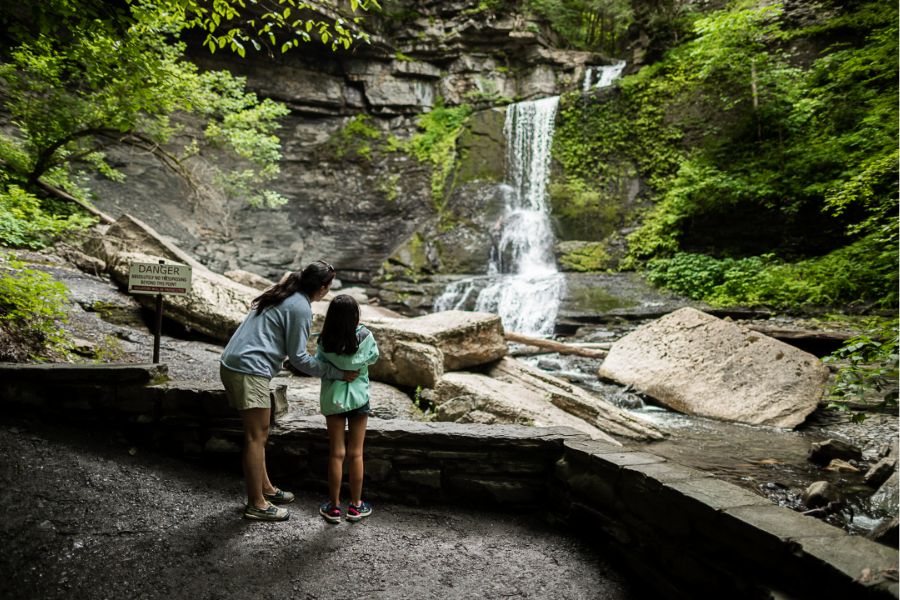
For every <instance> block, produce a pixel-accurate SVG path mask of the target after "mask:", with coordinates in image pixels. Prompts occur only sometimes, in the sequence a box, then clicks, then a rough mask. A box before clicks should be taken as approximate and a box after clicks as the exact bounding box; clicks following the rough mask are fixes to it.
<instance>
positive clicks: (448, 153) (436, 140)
mask: <svg viewBox="0 0 900 600" xmlns="http://www.w3.org/2000/svg"><path fill="white" fill-rule="evenodd" d="M470 114H472V109H471V108H470V107H469V106H468V105H465V104H463V105H460V106H456V107H452V108H451V107H446V106H444V105H443V104H441V103H438V104H437V105H436V106H435V107H434V108H433V109H431V111H430V112H427V113H425V114H423V115H421V116H420V117H419V118H418V119H417V121H416V123H417V124H418V126H419V132H418V133H416V135H414V136H413V137H412V139H411V140H409V142H408V143H407V144H406V145H405V146H404V148H405V149H406V150H407V151H408V152H409V153H410V154H412V156H414V157H416V159H417V160H419V161H420V162H428V163H431V165H432V167H433V171H432V175H431V197H432V199H433V200H434V203H435V206H436V207H437V208H438V209H439V210H440V209H441V208H442V207H443V201H444V187H445V186H446V185H447V180H448V178H449V177H450V175H451V174H452V172H453V167H454V165H455V163H456V140H457V139H458V138H459V135H460V134H461V133H462V131H463V127H464V125H465V122H466V119H467V118H468V117H469V115H470Z"/></svg>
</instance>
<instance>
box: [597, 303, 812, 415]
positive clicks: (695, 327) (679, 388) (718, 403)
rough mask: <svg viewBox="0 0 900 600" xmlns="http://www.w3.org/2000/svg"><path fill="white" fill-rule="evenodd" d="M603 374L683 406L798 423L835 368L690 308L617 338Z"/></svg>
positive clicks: (696, 410)
mask: <svg viewBox="0 0 900 600" xmlns="http://www.w3.org/2000/svg"><path fill="white" fill-rule="evenodd" d="M599 375H600V377H601V378H604V379H611V380H614V381H617V382H619V383H621V384H624V385H631V386H632V387H634V388H635V389H636V390H638V391H640V392H642V393H644V394H647V395H648V396H651V397H652V398H654V399H656V400H657V401H659V402H660V403H662V404H664V405H666V406H668V407H670V408H672V409H674V410H677V411H679V412H684V413H689V414H696V415H700V416H704V417H711V418H714V419H722V420H725V421H737V422H740V423H748V424H751V425H767V426H771V427H786V428H793V427H795V426H797V425H799V424H800V423H802V422H803V420H804V419H805V418H806V417H807V416H808V415H809V414H810V413H811V412H812V411H813V410H815V408H816V406H817V404H818V402H819V400H820V399H821V398H822V394H823V393H824V391H825V381H826V379H827V378H828V370H827V369H826V368H825V366H824V365H823V364H822V363H821V362H819V360H818V359H817V358H816V357H815V356H813V355H812V354H809V353H807V352H803V351H802V350H799V349H797V348H794V347H793V346H789V345H787V344H785V343H783V342H779V341H778V340H775V339H773V338H770V337H767V336H765V335H762V334H759V333H756V332H752V331H750V330H748V329H746V328H744V327H741V326H738V325H735V324H734V323H731V322H729V321H725V320H722V319H718V318H716V317H713V316H711V315H708V314H706V313H703V312H701V311H699V310H696V309H693V308H682V309H679V310H677V311H675V312H673V313H670V314H668V315H666V316H664V317H662V318H660V319H657V320H656V321H653V322H651V323H648V324H646V325H643V326H642V327H639V328H638V329H636V330H635V331H633V332H632V333H630V334H629V335H627V336H625V337H623V338H622V339H620V340H619V341H617V342H616V343H614V344H613V345H612V347H611V348H610V351H609V355H608V356H607V357H606V360H605V361H604V362H603V364H602V366H601V367H600V370H599Z"/></svg>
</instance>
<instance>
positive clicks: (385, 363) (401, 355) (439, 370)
mask: <svg viewBox="0 0 900 600" xmlns="http://www.w3.org/2000/svg"><path fill="white" fill-rule="evenodd" d="M370 327H371V326H370ZM373 333H374V335H375V340H376V341H377V342H378V350H379V353H380V356H379V358H378V362H376V363H375V364H374V365H371V366H370V367H369V377H370V378H371V379H373V380H375V381H383V382H386V383H392V384H395V385H402V386H408V387H423V388H434V387H435V386H437V384H438V382H439V381H440V379H441V376H442V375H443V374H444V355H443V353H442V352H441V351H440V350H438V349H437V348H435V347H434V346H432V345H429V344H420V343H416V342H409V341H405V340H397V339H394V338H393V337H391V336H390V335H389V333H388V332H387V331H386V330H385V329H379V328H376V329H375V331H373Z"/></svg>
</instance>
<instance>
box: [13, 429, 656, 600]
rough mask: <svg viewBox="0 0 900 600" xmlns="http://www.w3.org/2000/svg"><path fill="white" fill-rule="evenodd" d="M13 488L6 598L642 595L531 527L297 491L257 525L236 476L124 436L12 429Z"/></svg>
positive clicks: (556, 536) (552, 534) (615, 599)
mask: <svg viewBox="0 0 900 600" xmlns="http://www.w3.org/2000/svg"><path fill="white" fill-rule="evenodd" d="M233 467H236V465H233ZM281 483H282V484H283V485H285V487H287V486H288V485H289V484H290V482H281ZM0 489H2V490H4V491H3V494H2V496H0V498H2V509H3V513H4V514H5V515H6V518H4V519H3V520H2V524H0V538H2V544H3V549H4V550H3V552H2V553H0V571H2V573H3V574H4V576H3V577H2V578H0V598H10V599H11V598H16V599H25V598H41V599H52V598H67V599H71V598H77V599H79V600H93V599H101V598H103V599H105V598H116V599H121V598H128V599H138V598H146V599H151V598H166V599H175V598H191V599H192V600H200V599H205V598H209V599H212V598H215V599H232V598H233V599H241V600H245V599H254V598H273V599H274V598H279V599H284V598H303V599H312V598H329V599H333V598H354V599H356V598H417V599H420V598H421V599H427V598H435V599H438V598H440V599H442V600H443V599H453V598H460V599H462V598H465V599H470V598H604V599H608V600H619V599H621V600H625V599H629V598H638V597H639V594H638V593H637V592H636V591H635V590H634V589H633V586H631V585H630V584H629V583H628V582H627V581H626V580H625V578H624V577H623V576H622V575H621V574H620V573H618V572H617V571H616V570H614V569H613V568H611V567H610V565H609V561H607V560H606V559H605V558H604V557H603V556H601V555H600V554H598V551H597V550H596V549H594V548H592V547H590V546H589V545H587V544H585V543H584V542H581V541H578V540H576V539H573V538H571V537H567V536H566V535H565V534H563V533H561V532H558V531H555V530H553V529H550V528H549V527H548V526H546V525H544V524H543V523H541V522H540V521H538V520H537V519H536V518H533V517H529V516H521V515H520V516H514V515H505V514H496V513H494V514H488V513H472V512H468V511H464V510H459V509H456V508H453V507H439V506H424V507H417V508H413V507H409V506H402V505H396V504H380V505H377V506H376V507H375V510H376V512H375V513H374V514H373V515H372V516H371V517H370V518H369V519H367V520H365V521H363V522H362V523H359V524H350V523H341V524H339V525H329V524H327V523H325V522H324V521H323V520H322V519H321V518H320V517H319V516H318V514H317V512H316V507H317V506H318V503H319V502H320V500H321V497H320V495H319V493H314V492H309V491H306V492H304V491H301V490H297V491H298V492H299V493H298V501H297V502H296V503H294V504H293V505H290V506H289V509H290V511H291V519H290V520H289V521H287V522H285V523H274V524H270V523H255V522H249V521H245V520H243V519H242V518H241V516H240V515H241V509H242V502H243V494H242V483H241V479H240V476H239V474H238V473H236V472H234V469H230V470H225V469H223V468H221V467H218V468H213V467H211V466H208V465H207V466H203V465H198V464H192V463H189V462H186V461H182V460H179V459H176V458H173V457H169V456H165V455H161V454H158V453H155V452H151V451H149V450H146V449H144V448H140V447H133V446H131V445H129V443H128V442H127V441H126V440H125V439H124V438H123V437H122V436H121V435H120V434H117V433H115V432H102V431H96V430H94V431H90V430H80V429H79V428H77V427H76V426H72V425H68V426H63V425H60V424H46V423H39V422H37V421H22V420H10V419H8V418H6V419H4V421H2V422H0Z"/></svg>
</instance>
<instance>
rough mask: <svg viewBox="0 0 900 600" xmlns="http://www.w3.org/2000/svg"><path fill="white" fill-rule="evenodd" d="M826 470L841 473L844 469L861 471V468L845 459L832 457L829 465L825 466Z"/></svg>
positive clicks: (853, 471)
mask: <svg viewBox="0 0 900 600" xmlns="http://www.w3.org/2000/svg"><path fill="white" fill-rule="evenodd" d="M825 470H826V471H837V472H838V473H840V472H842V471H843V472H850V473H856V472H858V471H859V469H857V468H856V466H854V465H852V464H850V463H849V462H847V461H845V460H841V459H839V458H832V459H831V462H830V463H828V466H827V467H825Z"/></svg>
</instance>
